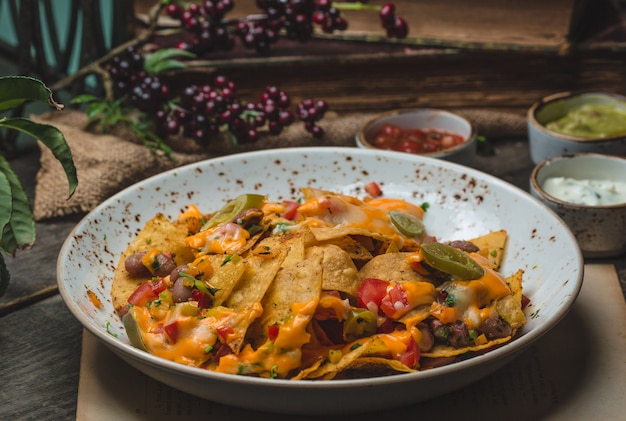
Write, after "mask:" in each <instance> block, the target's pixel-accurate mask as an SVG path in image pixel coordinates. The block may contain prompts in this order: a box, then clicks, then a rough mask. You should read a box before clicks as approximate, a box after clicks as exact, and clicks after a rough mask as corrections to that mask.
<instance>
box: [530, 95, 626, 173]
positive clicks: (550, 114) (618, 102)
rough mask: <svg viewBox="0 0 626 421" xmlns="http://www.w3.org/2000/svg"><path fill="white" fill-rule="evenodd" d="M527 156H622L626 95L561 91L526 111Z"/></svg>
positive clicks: (624, 152) (625, 135)
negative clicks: (594, 154) (586, 154)
mask: <svg viewBox="0 0 626 421" xmlns="http://www.w3.org/2000/svg"><path fill="white" fill-rule="evenodd" d="M527 122H528V137H529V146H530V154H531V159H532V160H533V162H534V163H539V162H541V161H543V160H544V159H547V158H551V157H554V156H557V155H562V154H572V153H580V152H592V153H603V154H612V155H626V97H625V96H622V95H620V94H617V93H613V92H561V93H556V94H552V95H549V96H547V97H545V98H543V99H541V100H540V101H538V102H537V103H535V104H533V105H532V107H531V108H530V109H529V111H528V115H527Z"/></svg>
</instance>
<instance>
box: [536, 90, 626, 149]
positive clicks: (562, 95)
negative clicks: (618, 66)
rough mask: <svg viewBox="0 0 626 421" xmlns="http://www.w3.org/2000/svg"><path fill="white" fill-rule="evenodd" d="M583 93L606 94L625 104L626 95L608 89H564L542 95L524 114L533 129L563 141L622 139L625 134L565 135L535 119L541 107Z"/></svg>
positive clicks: (585, 141) (581, 141)
mask: <svg viewBox="0 0 626 421" xmlns="http://www.w3.org/2000/svg"><path fill="white" fill-rule="evenodd" d="M583 95H600V96H602V95H605V96H608V97H610V98H613V99H615V100H618V101H622V102H624V103H625V104H626V96H623V95H620V94H617V93H614V92H609V91H566V92H558V93H554V94H550V95H548V96H546V97H543V98H542V99H540V100H539V101H537V102H535V103H534V104H533V105H531V107H530V108H529V109H528V112H527V114H526V116H527V119H528V123H529V124H531V125H532V126H533V127H534V128H535V129H537V130H539V131H541V132H543V133H546V134H549V135H550V136H554V137H557V138H560V139H561V140H563V141H567V142H573V143H587V144H588V143H605V142H607V143H609V142H611V141H615V140H621V139H624V137H626V134H623V135H618V136H608V137H599V138H584V137H577V136H571V135H567V134H563V133H557V132H554V131H552V130H550V129H548V128H547V127H546V126H544V125H543V124H541V123H540V122H539V121H538V120H537V113H539V112H540V111H541V109H542V108H544V107H546V106H548V105H550V104H552V103H554V102H556V101H561V100H566V99H568V98H575V97H580V96H583Z"/></svg>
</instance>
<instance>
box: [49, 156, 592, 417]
mask: <svg viewBox="0 0 626 421" xmlns="http://www.w3.org/2000/svg"><path fill="white" fill-rule="evenodd" d="M371 181H376V182H377V183H378V184H379V185H380V186H381V187H382V190H383V192H384V193H385V195H387V196H389V197H399V198H404V199H406V200H409V201H412V202H414V203H418V204H422V203H424V202H428V203H429V204H430V207H429V210H428V212H427V213H426V216H425V224H426V226H427V229H428V230H429V231H430V232H431V233H432V234H434V235H436V236H437V237H438V238H439V239H441V240H446V239H467V238H471V237H473V236H477V235H482V234H485V233H487V232H489V231H492V230H499V229H502V228H505V229H507V230H508V232H509V236H510V237H509V242H508V247H507V251H506V253H505V255H504V260H503V266H502V271H503V272H504V274H505V275H509V274H511V273H513V272H514V271H516V270H518V269H523V270H524V271H525V275H524V293H525V294H526V295H527V296H528V297H529V298H530V299H531V300H532V302H531V305H530V306H529V307H528V308H527V309H526V311H527V313H528V315H529V316H530V314H531V313H534V317H528V323H527V324H526V325H525V326H524V327H523V329H521V331H520V335H519V337H517V338H516V339H515V340H513V341H512V342H511V343H509V344H507V345H505V346H502V347H501V348H498V349H495V350H493V351H492V352H489V353H487V354H485V355H482V356H477V357H475V358H471V359H468V360H465V361H462V362H458V363H455V364H452V365H448V366H445V367H439V368H435V369H432V370H428V371H423V372H418V373H411V374H403V375H397V376H391V377H383V378H370V379H357V380H332V381H292V380H277V379H273V380H272V379H262V378H251V377H245V376H233V375H227V374H221V373H215V372H209V371H206V370H202V369H199V368H193V367H187V366H184V365H180V364H177V363H174V362H170V361H166V360H164V359H161V358H158V357H155V356H153V355H150V354H147V353H145V352H143V351H140V350H139V349H137V348H134V347H132V346H131V345H130V344H129V342H128V339H127V336H126V333H125V332H124V328H123V324H122V322H121V321H120V319H119V318H118V317H117V316H115V314H114V312H113V306H112V303H111V299H110V285H111V279H112V277H113V271H114V268H115V266H116V265H117V263H118V261H119V256H120V254H121V253H122V252H123V251H124V250H125V248H126V247H127V245H128V244H129V242H130V241H131V240H132V239H133V237H134V236H135V235H136V234H137V232H138V231H139V230H140V229H141V228H142V227H143V225H144V224H145V223H146V222H147V221H148V220H149V219H150V218H151V217H153V216H154V215H155V214H156V213H157V212H163V213H164V214H165V215H166V216H168V217H170V218H174V217H176V216H178V214H179V213H180V212H181V211H182V210H183V209H184V208H185V207H186V206H187V205H188V204H189V203H196V204H198V205H199V206H200V207H201V209H213V208H217V207H219V206H221V205H223V204H224V203H226V201H227V200H229V199H231V198H233V197H235V196H237V195H239V194H241V193H244V192H246V193H254V192H256V193H262V194H267V195H269V197H270V198H271V199H274V200H280V199H281V198H293V197H295V196H297V194H298V190H299V188H300V187H303V186H315V187H320V188H324V189H330V190H336V191H341V192H344V193H349V194H355V195H359V196H364V195H365V192H364V186H365V184H367V183H368V182H371ZM57 276H58V284H59V290H60V293H61V295H62V297H63V299H64V300H65V302H66V303H67V306H68V307H69V309H70V310H71V312H72V313H73V314H74V315H75V316H76V317H77V319H78V320H79V321H80V322H81V323H82V324H83V325H84V326H85V328H86V329H87V330H89V331H90V332H91V333H93V334H94V335H95V336H96V338H98V339H99V340H100V341H102V343H103V344H104V345H106V346H108V347H109V348H110V349H111V350H113V352H115V353H116V354H117V355H119V356H120V357H121V358H122V359H123V360H125V361H127V362H128V363H129V364H131V365H132V366H134V367H136V368H137V369H139V370H140V371H142V372H144V373H146V374H147V375H149V376H152V377H154V378H155V379H157V380H159V381H161V382H163V383H166V384H168V385H170V386H172V387H174V388H178V389H180V390H183V391H185V392H188V393H190V394H193V395H197V396H200V397H202V398H206V399H210V400H213V401H216V402H220V403H224V404H229V405H235V406H240V407H246V408H252V409H257V410H263V411H269V412H276V411H280V412H286V413H292V414H322V413H335V414H337V413H347V412H358V411H372V410H382V409H385V408H390V407H396V406H401V405H407V404H410V403H415V402H419V401H422V400H426V399H429V398H432V397H435V396H438V395H441V394H444V393H446V392H450V391H452V390H455V389H458V388H461V387H463V386H466V385H468V384H469V383H471V382H474V381H476V380H478V379H480V378H482V377H484V376H486V375H488V374H490V373H491V372H493V371H495V370H496V369H498V368H499V367H502V366H503V365H505V364H507V363H508V362H510V361H511V360H512V359H513V358H515V357H516V356H518V355H519V354H520V353H521V352H522V351H523V350H524V349H526V348H527V347H528V346H529V345H530V344H532V343H534V342H535V341H536V340H537V339H539V338H540V337H541V336H542V335H544V334H545V333H547V332H548V331H549V330H550V329H551V328H552V327H554V326H555V325H556V324H557V323H558V322H559V320H561V319H562V317H563V316H564V315H565V314H566V313H567V312H568V310H569V309H570V307H571V305H572V304H573V302H574V300H575V299H576V296H577V294H578V292H579V289H580V287H581V283H582V276H583V260H582V256H581V254H580V250H579V248H578V246H577V244H576V240H575V238H574V237H573V236H572V234H571V232H570V231H569V230H568V229H567V227H566V226H565V224H564V223H563V222H562V221H561V220H560V219H558V218H557V216H556V215H555V214H554V213H553V212H551V211H550V210H549V209H548V208H547V207H545V206H543V205H542V204H541V203H539V202H538V201H537V200H535V199H534V198H533V197H532V196H531V195H529V194H528V193H526V192H524V191H522V190H520V189H518V188H516V187H514V186H512V185H510V184H508V183H506V182H504V181H502V180H499V179H497V178H495V177H492V176H489V175H487V174H484V173H482V172H479V171H476V170H473V169H470V168H466V167H463V166H460V165H456V164H452V163H449V162H445V161H442V160H437V159H431V158H426V157H422V156H414V155H410V154H405V153H398V152H388V151H375V150H372V149H360V148H292V149H278V150H276V149H274V150H265V151H261V152H252V153H245V154H238V155H231V156H227V157H223V158H219V159H213V160H208V161H204V162H200V163H196V164H192V165H188V166H185V167H181V168H178V169H174V170H171V171H168V172H165V173H163V174H160V175H157V176H154V177H152V178H149V179H147V180H145V181H142V182H140V183H138V184H136V185H134V186H132V187H130V188H128V189H126V190H124V191H122V192H120V193H118V194H116V195H115V196H113V197H112V198H110V199H108V200H106V201H105V202H104V203H102V204H101V205H100V206H98V207H97V208H96V209H95V210H93V211H92V212H91V213H90V214H89V215H87V216H86V217H85V218H84V219H83V220H82V221H81V222H80V223H79V224H78V225H77V226H76V228H75V229H74V230H73V232H72V233H71V234H70V235H69V237H68V238H67V240H66V241H65V243H64V245H63V248H62V250H61V252H60V255H59V259H58V270H57ZM88 291H91V292H92V293H94V294H96V296H97V297H98V298H99V299H100V300H101V301H102V303H103V307H102V308H96V307H95V306H94V305H93V304H92V301H91V300H90V299H89V297H88V293H87V292H88Z"/></svg>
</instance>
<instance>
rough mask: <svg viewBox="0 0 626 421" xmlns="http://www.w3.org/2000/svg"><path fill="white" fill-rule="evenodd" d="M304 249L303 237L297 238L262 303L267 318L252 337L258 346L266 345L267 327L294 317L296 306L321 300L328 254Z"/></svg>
mask: <svg viewBox="0 0 626 421" xmlns="http://www.w3.org/2000/svg"><path fill="white" fill-rule="evenodd" d="M304 250H305V249H304V243H303V241H302V238H301V237H296V238H295V239H294V242H293V244H292V246H291V249H290V250H289V253H288V254H287V256H286V258H285V259H284V261H283V263H282V265H281V268H280V270H278V272H277V273H276V276H275V278H274V279H273V281H272V283H271V285H270V287H269V288H268V290H267V293H266V295H265V296H264V297H263V299H262V301H261V304H262V306H263V315H262V316H261V317H260V318H259V319H258V320H257V321H256V322H255V323H254V326H253V328H252V337H253V338H254V339H253V340H254V343H255V344H256V345H257V346H259V345H260V344H262V343H263V342H265V339H266V337H267V333H266V329H267V326H271V325H273V324H278V323H280V322H281V321H283V320H285V319H287V318H288V317H289V316H291V314H292V305H293V304H294V303H306V302H310V301H314V300H315V301H317V300H319V296H320V294H321V292H322V260H323V258H324V253H323V250H321V249H317V248H311V249H307V250H306V251H304Z"/></svg>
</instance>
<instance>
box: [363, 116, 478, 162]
mask: <svg viewBox="0 0 626 421" xmlns="http://www.w3.org/2000/svg"><path fill="white" fill-rule="evenodd" d="M385 124H391V125H393V126H396V127H398V128H401V129H439V130H445V131H448V132H451V133H455V134H458V135H460V136H462V137H463V138H464V140H465V141H464V142H463V143H461V144H459V145H456V146H454V147H451V148H449V149H446V150H443V151H439V152H430V153H419V155H422V156H429V157H432V158H439V159H444V160H446V161H451V162H456V163H459V164H464V165H470V164H471V163H472V161H473V159H474V156H475V155H476V133H475V131H474V128H473V126H472V124H471V123H470V122H469V121H468V120H466V119H465V118H463V117H461V116H460V115H458V114H454V113H451V112H449V111H445V110H439V109H435V108H417V109H413V110H394V111H388V112H385V113H382V114H380V115H377V116H376V117H374V118H372V119H371V120H369V121H368V122H367V123H365V124H364V125H363V126H362V127H361V128H360V129H359V131H358V133H357V135H356V143H357V146H359V147H362V148H372V149H376V150H380V149H379V148H378V147H377V146H376V145H375V144H374V137H375V136H376V134H377V133H378V131H379V130H380V129H381V127H383V125H385Z"/></svg>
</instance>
